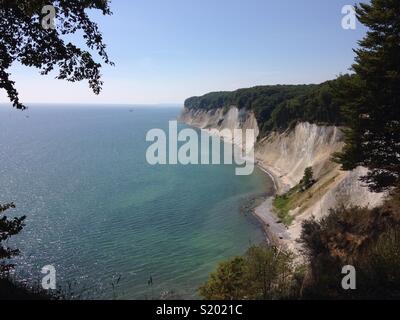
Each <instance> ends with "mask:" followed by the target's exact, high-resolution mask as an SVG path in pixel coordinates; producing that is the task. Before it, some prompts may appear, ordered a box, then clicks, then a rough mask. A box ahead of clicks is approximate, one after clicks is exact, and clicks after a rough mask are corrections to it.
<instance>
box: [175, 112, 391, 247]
mask: <svg viewBox="0 0 400 320" xmlns="http://www.w3.org/2000/svg"><path fill="white" fill-rule="evenodd" d="M180 120H181V121H183V122H185V123H187V124H189V125H192V126H195V127H198V128H202V129H217V130H222V129H231V130H232V129H254V130H255V133H256V137H257V136H258V135H259V132H260V131H259V127H258V124H257V120H256V118H255V116H254V114H253V113H252V112H248V111H245V110H238V109H237V108H235V107H231V108H230V109H229V110H224V109H216V110H211V111H206V110H189V109H184V111H183V112H182V115H181V117H180ZM343 145H344V143H343V133H342V131H341V129H340V128H338V127H334V126H318V125H315V124H310V123H299V124H298V125H297V126H296V127H295V128H294V129H292V130H288V131H287V132H284V133H278V132H274V133H271V134H270V135H269V136H267V137H265V138H263V139H262V140H261V141H258V142H257V144H256V158H257V161H258V162H259V164H260V165H261V166H263V167H264V168H266V169H267V170H268V171H269V172H270V173H271V174H272V175H273V176H274V177H275V183H276V185H277V189H278V192H280V193H283V192H285V191H287V190H289V189H290V188H292V187H294V186H296V185H297V184H298V183H299V182H300V180H301V179H302V177H303V175H304V170H305V169H306V168H307V167H312V168H313V171H314V176H315V178H316V179H317V181H318V182H317V183H316V184H315V185H314V186H313V187H312V188H311V189H310V190H309V191H308V192H307V193H305V194H304V196H303V198H302V199H299V205H298V207H297V208H293V210H292V211H291V214H292V215H293V216H294V217H295V220H294V222H293V224H292V225H291V226H290V227H289V230H288V231H289V234H290V238H292V240H293V239H297V238H298V237H299V236H300V232H301V223H302V221H304V219H308V218H310V217H311V216H314V217H316V218H320V217H322V216H324V215H326V214H328V213H329V209H331V208H335V207H337V206H339V205H343V204H344V205H347V206H351V205H357V206H368V207H375V206H378V205H379V204H381V203H382V201H383V198H384V195H383V194H375V193H371V192H369V191H368V189H367V188H365V187H364V186H362V184H361V182H360V181H359V177H361V176H363V175H365V173H366V169H365V168H357V169H356V170H353V171H351V172H343V171H341V170H340V167H339V165H338V164H336V163H334V162H332V161H331V158H332V155H333V153H335V152H338V151H340V150H341V149H342V147H343ZM291 243H292V244H293V242H291Z"/></svg>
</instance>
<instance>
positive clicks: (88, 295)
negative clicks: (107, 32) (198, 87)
mask: <svg viewBox="0 0 400 320" xmlns="http://www.w3.org/2000/svg"><path fill="white" fill-rule="evenodd" d="M181 110H182V107H181V106H120V105H55V104H54V105H53V104H43V105H40V104H32V105H29V108H28V110H25V111H19V110H15V109H13V108H12V107H11V106H10V105H0V203H3V204H4V203H9V202H14V203H15V205H16V209H14V210H8V211H7V212H6V214H7V216H9V217H19V216H23V215H25V216H26V221H25V227H24V229H23V230H22V232H21V233H20V234H18V235H16V236H14V237H12V238H11V239H10V241H9V242H8V244H7V245H8V246H10V247H12V248H18V249H19V250H20V255H19V257H17V258H15V259H14V261H13V262H14V264H15V270H14V272H13V275H12V276H13V277H14V278H15V279H16V280H17V281H22V282H24V283H26V284H27V285H29V286H33V287H35V286H36V287H37V286H41V283H42V279H43V277H44V276H45V275H46V274H44V273H42V271H44V270H42V269H43V268H44V267H45V266H53V267H54V269H55V272H56V274H55V275H56V277H55V279H56V283H57V287H58V288H59V290H60V292H62V294H63V295H64V296H65V297H67V298H70V299H88V300H91V299H109V300H113V299H117V300H118V299H142V300H150V299H160V298H161V299H198V298H200V297H199V295H198V288H199V287H200V286H201V285H202V284H203V283H204V282H205V281H206V280H207V279H208V277H209V274H210V272H213V271H215V270H216V268H217V266H218V264H219V263H221V262H223V261H225V260H227V259H230V258H232V257H235V256H238V255H242V254H243V253H245V252H246V250H247V249H248V248H249V247H250V246H251V245H257V244H260V243H262V242H263V241H265V235H264V233H263V230H262V228H261V226H260V225H259V223H258V221H257V220H256V219H255V218H254V217H253V215H252V214H251V208H252V205H253V203H254V201H256V200H257V199H259V198H260V197H265V196H268V195H270V194H272V192H273V184H272V181H271V179H270V178H269V177H268V176H267V175H266V174H264V173H263V172H262V171H261V170H259V169H255V171H254V173H253V174H252V175H250V176H237V175H235V168H236V166H235V165H187V166H185V165H179V164H178V165H158V166H153V165H150V164H148V162H147V161H146V150H147V149H148V147H149V146H150V144H151V143H150V142H147V141H146V134H147V132H149V130H151V129H155V128H158V129H162V130H165V131H166V132H168V124H169V121H171V120H176V119H177V117H178V115H179V113H180V112H181ZM184 128H187V126H186V125H185V124H179V126H178V129H179V130H181V129H184Z"/></svg>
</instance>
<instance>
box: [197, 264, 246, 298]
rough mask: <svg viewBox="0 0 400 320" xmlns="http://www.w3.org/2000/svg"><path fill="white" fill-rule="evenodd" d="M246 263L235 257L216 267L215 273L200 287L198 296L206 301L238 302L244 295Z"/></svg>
mask: <svg viewBox="0 0 400 320" xmlns="http://www.w3.org/2000/svg"><path fill="white" fill-rule="evenodd" d="M245 269H246V261H245V259H244V258H242V257H236V258H234V259H231V260H229V261H227V262H223V263H221V264H220V265H219V266H218V269H217V271H216V272H214V273H212V274H211V275H210V278H209V280H208V281H207V283H205V284H204V285H203V286H201V287H200V289H199V293H200V295H201V296H202V297H203V298H205V299H207V300H239V299H243V297H244V296H245V294H246V286H247V284H246V277H245V274H246V270H245Z"/></svg>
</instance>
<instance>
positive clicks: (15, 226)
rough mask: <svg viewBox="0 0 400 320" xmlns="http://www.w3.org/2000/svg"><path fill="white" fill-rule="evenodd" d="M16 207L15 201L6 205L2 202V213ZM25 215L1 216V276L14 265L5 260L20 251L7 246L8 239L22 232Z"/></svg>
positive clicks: (0, 206)
mask: <svg viewBox="0 0 400 320" xmlns="http://www.w3.org/2000/svg"><path fill="white" fill-rule="evenodd" d="M12 208H15V205H14V203H9V204H5V205H1V204H0V215H3V214H4V212H5V211H7V210H9V209H12ZM24 220H25V217H21V218H13V219H9V218H7V217H6V216H3V217H1V218H0V276H4V275H5V274H7V272H8V271H10V270H11V269H12V268H13V267H14V266H13V265H12V264H9V263H7V262H3V261H4V260H7V259H10V258H12V257H14V256H16V255H18V254H19V253H20V252H19V250H18V249H12V248H10V247H8V246H7V241H8V240H9V239H10V238H11V237H12V236H14V235H16V234H18V233H20V232H21V230H22V228H23V227H24Z"/></svg>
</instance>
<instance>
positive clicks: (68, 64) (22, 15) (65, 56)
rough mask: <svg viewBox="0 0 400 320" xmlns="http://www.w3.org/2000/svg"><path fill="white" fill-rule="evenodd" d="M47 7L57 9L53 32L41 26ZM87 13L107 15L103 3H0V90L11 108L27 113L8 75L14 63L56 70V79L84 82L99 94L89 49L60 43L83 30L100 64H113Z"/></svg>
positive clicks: (31, 0)
mask: <svg viewBox="0 0 400 320" xmlns="http://www.w3.org/2000/svg"><path fill="white" fill-rule="evenodd" d="M46 5H52V6H53V7H54V8H55V11H56V19H57V24H56V28H55V29H54V30H53V29H44V28H43V27H42V23H41V19H42V18H43V14H42V12H41V10H42V8H43V7H44V6H46ZM87 9H98V10H100V11H101V12H102V13H103V14H104V15H110V14H111V11H110V8H109V4H108V1H105V0H85V1H68V0H46V1H44V0H0V89H3V90H5V91H6V92H7V95H8V97H9V99H10V101H11V102H12V104H13V106H14V107H16V108H18V109H25V106H24V105H23V104H22V103H21V102H20V100H19V95H18V91H17V89H16V87H15V82H14V81H12V80H11V78H10V76H11V74H10V73H9V72H8V69H9V68H10V67H11V66H12V64H13V63H14V62H18V63H20V64H22V65H25V66H28V67H35V68H38V69H39V70H40V72H41V74H42V75H47V74H49V73H50V72H51V71H53V70H54V69H55V68H57V69H58V75H57V76H56V78H57V79H63V80H67V81H71V82H76V81H82V80H88V82H89V87H90V88H91V89H92V90H93V92H94V93H95V94H99V93H100V91H101V88H102V85H103V82H102V80H101V74H100V69H101V64H100V63H99V62H96V61H95V60H94V58H93V57H92V54H91V53H90V52H89V51H87V50H85V49H82V48H79V47H77V46H76V45H74V44H73V43H71V42H66V41H65V40H64V39H63V38H65V36H68V35H70V34H74V33H76V32H77V31H81V32H82V33H83V38H84V40H85V43H86V45H87V47H88V48H89V49H90V50H95V51H96V52H97V54H98V55H99V56H100V58H101V59H102V60H103V61H104V63H106V64H110V65H112V64H113V63H112V62H111V61H110V59H109V58H108V55H107V53H106V45H105V44H104V43H103V37H102V34H101V32H100V31H99V28H98V26H97V24H96V23H94V22H93V21H91V20H90V19H89V16H88V14H87V12H86V11H85V10H87Z"/></svg>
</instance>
